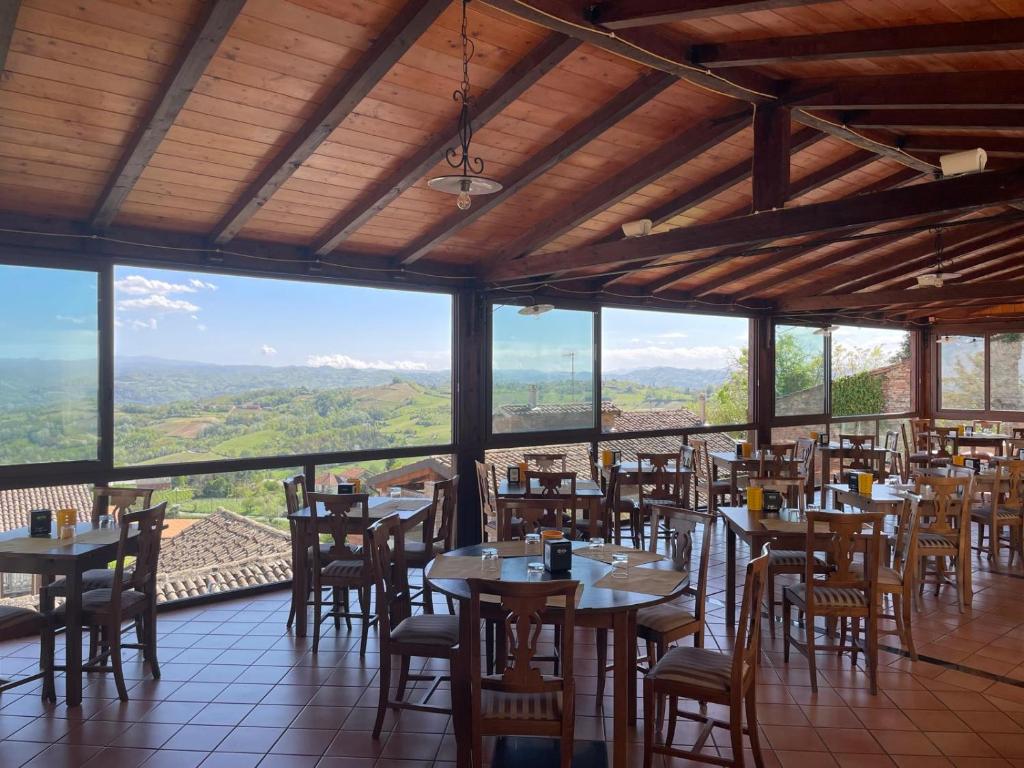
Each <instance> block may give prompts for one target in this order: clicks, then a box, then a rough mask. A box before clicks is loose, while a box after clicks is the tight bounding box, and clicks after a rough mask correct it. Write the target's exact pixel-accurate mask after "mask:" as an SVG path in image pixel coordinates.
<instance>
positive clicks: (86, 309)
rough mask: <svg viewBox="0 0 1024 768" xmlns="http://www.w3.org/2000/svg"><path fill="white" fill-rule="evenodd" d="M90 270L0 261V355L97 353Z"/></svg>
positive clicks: (72, 357)
mask: <svg viewBox="0 0 1024 768" xmlns="http://www.w3.org/2000/svg"><path fill="white" fill-rule="evenodd" d="M96 285H97V278H96V273H95V272H75V271H71V270H62V269H40V268H36V267H12V266H5V265H0V289H2V293H3V297H4V300H3V302H2V304H0V358H38V359H47V360H88V359H94V358H96V356H97V354H98V349H97V344H98V340H99V334H98V332H97V330H96V322H97V303H96V302H97V288H96Z"/></svg>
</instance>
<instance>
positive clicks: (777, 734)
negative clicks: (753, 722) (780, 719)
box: [761, 725, 827, 752]
mask: <svg viewBox="0 0 1024 768" xmlns="http://www.w3.org/2000/svg"><path fill="white" fill-rule="evenodd" d="M761 730H762V731H763V732H764V734H765V736H766V737H767V739H768V746H770V747H771V748H772V749H774V750H775V751H777V752H779V751H784V752H825V751H827V747H826V746H825V744H824V743H823V742H822V740H821V739H820V738H819V737H818V733H817V731H815V730H814V728H811V727H809V726H791V725H765V726H762V728H761Z"/></svg>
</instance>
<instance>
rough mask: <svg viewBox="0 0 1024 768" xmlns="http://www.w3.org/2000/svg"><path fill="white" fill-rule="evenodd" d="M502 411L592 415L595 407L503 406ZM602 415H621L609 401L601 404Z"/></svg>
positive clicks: (581, 404)
mask: <svg viewBox="0 0 1024 768" xmlns="http://www.w3.org/2000/svg"><path fill="white" fill-rule="evenodd" d="M500 410H501V411H502V412H503V413H509V414H524V413H538V414H540V413H549V414H561V413H584V414H586V413H592V412H593V406H591V404H590V403H550V404H544V403H540V404H538V405H502V406H500ZM601 413H615V414H618V413H619V409H618V408H617V407H616V406H615V404H614V403H612V402H609V401H607V400H605V401H603V402H602V403H601Z"/></svg>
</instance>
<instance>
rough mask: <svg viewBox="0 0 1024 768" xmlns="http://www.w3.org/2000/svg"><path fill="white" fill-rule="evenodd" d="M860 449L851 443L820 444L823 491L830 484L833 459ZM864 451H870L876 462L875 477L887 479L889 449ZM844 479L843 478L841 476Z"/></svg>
mask: <svg viewBox="0 0 1024 768" xmlns="http://www.w3.org/2000/svg"><path fill="white" fill-rule="evenodd" d="M852 450H858V449H855V448H854V447H853V446H850V445H840V444H839V443H829V444H828V445H819V446H818V453H819V454H820V455H821V488H822V493H824V492H825V486H827V485H828V484H829V479H830V478H829V472H830V471H831V465H832V459H842V458H846V452H847V451H852ZM859 450H862V451H870V452H871V453H872V454H873V456H872V461H873V463H874V464H875V477H876V478H878V479H879V480H885V476H886V471H885V461H886V459H887V458H889V450H888V449H887V448H884V447H881V446H879V447H875V448H861V449H859ZM840 479H842V478H840Z"/></svg>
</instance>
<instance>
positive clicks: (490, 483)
mask: <svg viewBox="0 0 1024 768" xmlns="http://www.w3.org/2000/svg"><path fill="white" fill-rule="evenodd" d="M476 492H477V496H478V498H479V499H480V530H481V531H482V532H483V534H484V536H485V537H486V535H487V525H488V524H489V523H490V522H491V521H492V520H493V521H495V525H497V518H498V477H497V473H496V472H495V470H494V465H493V464H489V463H488V462H485V461H478V462H476Z"/></svg>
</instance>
